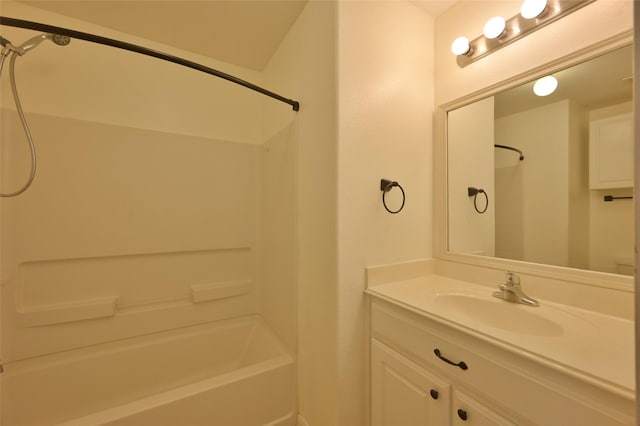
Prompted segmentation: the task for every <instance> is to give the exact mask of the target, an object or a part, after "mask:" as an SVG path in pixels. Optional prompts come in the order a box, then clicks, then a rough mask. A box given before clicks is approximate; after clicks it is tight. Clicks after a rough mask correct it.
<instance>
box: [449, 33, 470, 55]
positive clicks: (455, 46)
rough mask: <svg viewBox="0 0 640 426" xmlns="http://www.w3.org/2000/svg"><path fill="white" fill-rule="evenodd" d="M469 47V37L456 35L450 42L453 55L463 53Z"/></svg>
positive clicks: (467, 51)
mask: <svg viewBox="0 0 640 426" xmlns="http://www.w3.org/2000/svg"><path fill="white" fill-rule="evenodd" d="M469 50H471V47H470V46H469V39H468V38H466V37H458V38H457V39H455V40H453V43H451V51H452V52H453V54H454V55H465V54H467V53H469Z"/></svg>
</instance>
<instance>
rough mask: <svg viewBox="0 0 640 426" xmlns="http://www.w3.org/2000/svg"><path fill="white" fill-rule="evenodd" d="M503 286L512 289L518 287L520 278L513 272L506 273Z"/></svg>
mask: <svg viewBox="0 0 640 426" xmlns="http://www.w3.org/2000/svg"><path fill="white" fill-rule="evenodd" d="M505 281H506V282H505V284H507V285H508V286H512V287H519V286H520V277H519V276H517V275H516V274H514V273H513V272H508V271H507V273H506V274H505Z"/></svg>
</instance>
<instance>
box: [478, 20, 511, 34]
mask: <svg viewBox="0 0 640 426" xmlns="http://www.w3.org/2000/svg"><path fill="white" fill-rule="evenodd" d="M506 24H507V22H506V21H505V20H504V18H503V17H502V16H494V17H493V18H491V19H489V20H488V21H487V23H486V24H484V31H483V32H482V33H483V34H484V36H485V37H486V38H488V39H494V38H499V37H500V36H502V35H504V29H505V27H506Z"/></svg>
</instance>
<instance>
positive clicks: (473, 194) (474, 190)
mask: <svg viewBox="0 0 640 426" xmlns="http://www.w3.org/2000/svg"><path fill="white" fill-rule="evenodd" d="M478 194H484V202H485V204H484V209H482V210H480V209H479V208H478ZM467 195H469V197H473V207H474V208H475V209H476V211H477V212H478V213H480V214H483V213H484V212H486V211H487V209H488V208H489V196H488V195H487V192H486V191H485V190H484V189H482V188H474V187H472V186H470V187H468V188H467Z"/></svg>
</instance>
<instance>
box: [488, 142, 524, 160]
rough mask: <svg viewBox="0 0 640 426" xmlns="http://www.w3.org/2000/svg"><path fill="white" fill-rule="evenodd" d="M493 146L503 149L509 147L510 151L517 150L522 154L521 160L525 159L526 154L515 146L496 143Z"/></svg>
mask: <svg viewBox="0 0 640 426" xmlns="http://www.w3.org/2000/svg"><path fill="white" fill-rule="evenodd" d="M493 146H495V147H496V148H502V149H508V150H510V151H515V152H517V153H518V154H520V161H522V160H524V154H523V153H522V151H520V150H519V149H518V148H514V147H512V146H508V145H498V144H495V145H493Z"/></svg>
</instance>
